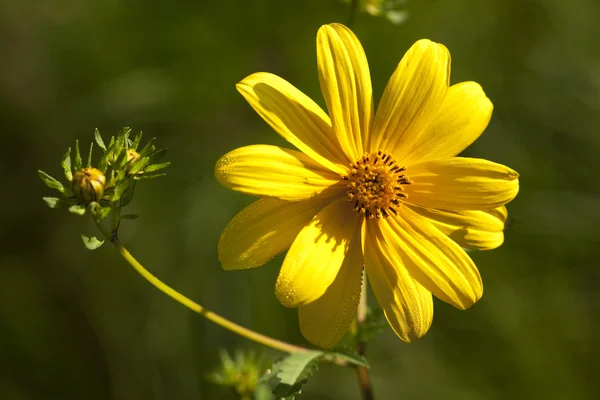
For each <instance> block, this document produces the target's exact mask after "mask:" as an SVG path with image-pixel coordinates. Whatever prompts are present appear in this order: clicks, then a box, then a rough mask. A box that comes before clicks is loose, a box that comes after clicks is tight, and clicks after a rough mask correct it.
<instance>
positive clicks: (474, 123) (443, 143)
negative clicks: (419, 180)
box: [397, 82, 494, 165]
mask: <svg viewBox="0 0 600 400" xmlns="http://www.w3.org/2000/svg"><path fill="white" fill-rule="evenodd" d="M493 108H494V106H493V105H492V102H491V101H490V99H488V98H487V97H486V95H485V93H484V91H483V89H482V88H481V86H480V85H479V84H478V83H475V82H462V83H459V84H456V85H452V86H450V88H449V89H448V93H447V94H446V98H445V99H444V102H443V103H442V106H441V107H440V109H439V111H438V113H437V114H436V116H435V119H434V120H433V122H432V123H431V125H429V126H428V127H427V128H426V129H425V131H424V132H423V134H422V135H421V136H420V137H419V140H418V141H417V142H415V143H414V144H413V146H412V147H411V148H410V149H408V150H407V151H406V152H405V153H404V154H401V155H400V154H397V156H398V157H399V159H400V160H402V163H403V164H404V165H412V164H416V163H418V162H423V161H428V160H435V159H438V158H448V157H454V156H456V155H457V154H459V153H460V152H461V151H463V150H464V149H466V148H467V147H468V146H470V145H471V143H473V142H474V141H475V140H476V139H477V138H478V137H479V135H481V134H482V133H483V131H484V130H485V128H486V127H487V125H488V123H489V122H490V118H491V116H492V110H493Z"/></svg>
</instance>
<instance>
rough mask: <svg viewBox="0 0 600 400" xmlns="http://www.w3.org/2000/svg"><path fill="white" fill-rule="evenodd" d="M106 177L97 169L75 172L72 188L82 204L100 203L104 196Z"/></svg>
mask: <svg viewBox="0 0 600 400" xmlns="http://www.w3.org/2000/svg"><path fill="white" fill-rule="evenodd" d="M105 184H106V177H105V176H104V174H103V173H102V172H100V170H97V169H96V168H84V169H82V170H79V171H77V172H75V174H74V175H73V183H72V184H71V188H72V189H73V192H74V193H75V196H76V197H77V199H78V200H79V203H80V204H85V205H88V204H90V203H92V202H94V201H100V199H102V196H104V185H105Z"/></svg>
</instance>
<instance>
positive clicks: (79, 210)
mask: <svg viewBox="0 0 600 400" xmlns="http://www.w3.org/2000/svg"><path fill="white" fill-rule="evenodd" d="M69 212H70V213H72V214H77V215H83V214H85V206H82V205H74V206H71V207H69Z"/></svg>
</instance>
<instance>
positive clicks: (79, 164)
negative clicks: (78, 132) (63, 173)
mask: <svg viewBox="0 0 600 400" xmlns="http://www.w3.org/2000/svg"><path fill="white" fill-rule="evenodd" d="M73 168H74V169H75V171H79V170H80V169H81V168H83V161H81V153H80V152H79V140H76V141H75V161H74V163H73Z"/></svg>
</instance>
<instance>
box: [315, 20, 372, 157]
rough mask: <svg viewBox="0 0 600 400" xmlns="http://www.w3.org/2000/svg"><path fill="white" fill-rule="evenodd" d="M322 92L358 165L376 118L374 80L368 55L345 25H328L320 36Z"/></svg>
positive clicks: (336, 129) (346, 148)
mask: <svg viewBox="0 0 600 400" xmlns="http://www.w3.org/2000/svg"><path fill="white" fill-rule="evenodd" d="M317 61H318V65H319V80H320V82H321V91H322V92H323V96H324V97H325V102H326V103H327V109H328V110H329V116H330V117H331V122H332V124H333V129H334V132H335V133H336V135H337V138H338V141H339V143H340V145H341V147H342V149H343V150H344V153H345V154H346V155H347V156H348V161H350V162H351V161H355V160H357V159H358V158H359V157H360V156H362V155H363V152H364V147H363V142H364V141H365V139H366V137H367V135H368V132H369V129H370V127H371V119H372V116H373V94H372V89H371V76H370V74H369V65H368V63H367V57H366V55H365V51H364V50H363V48H362V45H361V44H360V42H359V40H358V38H357V37H356V36H355V35H354V33H352V31H351V30H350V29H348V28H346V27H345V26H344V25H341V24H330V25H324V26H322V27H321V29H319V33H318V34H317Z"/></svg>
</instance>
